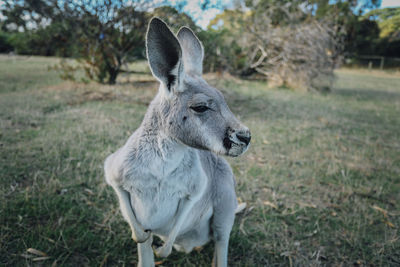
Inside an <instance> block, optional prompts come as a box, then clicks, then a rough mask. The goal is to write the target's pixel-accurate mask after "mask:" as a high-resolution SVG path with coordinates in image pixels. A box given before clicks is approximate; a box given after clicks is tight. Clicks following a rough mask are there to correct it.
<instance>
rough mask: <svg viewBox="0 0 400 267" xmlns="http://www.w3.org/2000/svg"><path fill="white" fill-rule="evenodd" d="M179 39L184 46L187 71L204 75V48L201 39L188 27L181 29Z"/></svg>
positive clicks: (184, 61)
mask: <svg viewBox="0 0 400 267" xmlns="http://www.w3.org/2000/svg"><path fill="white" fill-rule="evenodd" d="M178 40H179V43H180V44H181V47H182V52H183V55H182V58H183V65H184V69H185V72H187V73H193V74H195V75H202V74H203V58H204V49H203V45H202V44H201V42H200V40H199V39H198V38H197V36H196V35H195V34H194V32H193V31H192V30H191V29H189V28H187V27H182V28H181V29H180V30H179V32H178Z"/></svg>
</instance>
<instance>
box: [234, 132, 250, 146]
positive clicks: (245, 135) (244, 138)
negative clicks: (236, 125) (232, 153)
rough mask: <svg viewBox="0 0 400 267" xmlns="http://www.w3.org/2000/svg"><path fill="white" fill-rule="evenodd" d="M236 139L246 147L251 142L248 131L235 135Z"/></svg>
mask: <svg viewBox="0 0 400 267" xmlns="http://www.w3.org/2000/svg"><path fill="white" fill-rule="evenodd" d="M236 137H237V139H239V140H240V141H241V142H243V143H245V144H246V146H247V145H248V144H249V143H250V140H251V135H250V132H249V131H246V132H238V133H236Z"/></svg>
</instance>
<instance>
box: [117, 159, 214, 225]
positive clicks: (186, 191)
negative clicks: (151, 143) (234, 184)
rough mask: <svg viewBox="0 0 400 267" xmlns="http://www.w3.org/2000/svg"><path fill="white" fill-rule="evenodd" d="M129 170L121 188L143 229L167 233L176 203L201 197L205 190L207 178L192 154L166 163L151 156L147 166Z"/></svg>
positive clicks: (141, 165) (134, 166)
mask: <svg viewBox="0 0 400 267" xmlns="http://www.w3.org/2000/svg"><path fill="white" fill-rule="evenodd" d="M132 167H133V168H132V170H131V171H130V172H128V173H130V174H128V175H125V178H124V182H123V186H124V188H125V190H127V191H128V192H129V193H130V196H131V206H132V209H133V210H134V213H135V215H136V217H137V219H138V221H139V222H140V223H141V225H142V226H143V227H144V228H145V229H151V230H156V229H159V230H160V231H164V230H165V231H168V229H167V228H169V227H170V226H172V224H173V223H171V222H172V221H171V220H173V217H174V215H175V213H176V211H177V208H178V205H179V202H180V200H181V199H183V198H190V197H196V196H198V195H199V194H203V193H204V190H205V188H206V184H207V177H206V175H205V173H204V171H203V169H202V167H201V164H200V161H199V159H198V156H197V154H195V153H187V154H184V155H175V157H172V158H169V159H168V160H164V159H160V158H157V157H154V158H153V159H152V160H151V161H149V162H148V164H140V166H136V165H135V164H133V166H132Z"/></svg>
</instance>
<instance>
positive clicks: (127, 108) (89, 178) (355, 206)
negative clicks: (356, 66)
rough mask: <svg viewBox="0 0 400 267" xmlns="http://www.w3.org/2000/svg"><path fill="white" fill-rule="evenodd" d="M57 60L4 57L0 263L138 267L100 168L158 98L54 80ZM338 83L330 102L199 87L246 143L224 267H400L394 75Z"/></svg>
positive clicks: (399, 94)
mask: <svg viewBox="0 0 400 267" xmlns="http://www.w3.org/2000/svg"><path fill="white" fill-rule="evenodd" d="M56 62H57V61H56V60H55V59H49V58H38V57H30V58H28V59H26V58H24V59H23V58H17V59H16V60H13V59H12V58H8V57H6V56H3V57H0V147H1V149H0V177H1V180H0V183H1V184H0V185H1V186H0V198H1V199H0V203H1V204H0V205H1V206H0V207H1V209H0V225H1V228H0V240H1V245H0V265H9V266H25V265H52V264H53V263H56V264H57V265H60V266H77V265H79V266H82V265H89V266H99V265H103V266H104V265H107V266H115V265H118V266H124V265H132V264H135V263H136V262H137V256H136V245H135V243H134V242H133V241H132V240H131V238H130V236H131V234H130V231H129V227H128V225H127V224H126V223H125V222H124V221H123V219H122V216H121V214H120V211H119V208H118V204H117V200H116V197H115V196H114V193H113V191H112V189H111V188H109V187H108V186H106V184H105V182H104V177H103V170H102V164H103V161H104V159H105V157H106V156H107V155H108V154H109V153H111V152H113V151H115V150H116V149H117V148H118V147H120V146H121V145H122V144H123V143H124V142H125V141H126V139H127V138H128V137H129V135H130V134H131V133H132V132H133V131H134V130H135V128H137V127H138V126H139V124H140V122H141V120H142V118H143V116H144V114H145V111H146V108H147V104H148V102H149V101H150V100H151V99H152V97H153V96H154V94H155V93H156V88H157V86H156V84H155V83H154V82H153V80H152V79H151V77H150V76H149V75H143V74H140V75H137V76H134V75H133V76H125V77H121V79H120V81H123V82H120V83H119V84H118V85H116V86H103V85H98V84H94V83H92V84H86V85H85V84H78V83H72V82H63V81H61V80H60V79H59V78H58V77H57V74H56V73H54V72H48V71H47V66H48V65H52V64H54V63H56ZM139 67H140V68H142V69H143V70H146V68H145V67H143V64H142V65H140V64H139ZM337 75H338V79H337V82H336V85H335V88H334V89H333V91H332V92H331V93H329V94H326V95H321V94H306V93H297V92H293V91H289V90H282V89H268V88H267V86H266V85H265V84H264V83H262V82H254V81H243V80H237V79H234V78H230V77H222V78H221V77H218V76H215V75H208V76H207V79H208V80H209V82H210V83H211V84H213V85H214V86H216V87H218V88H220V89H222V91H223V92H224V94H225V96H226V99H227V101H228V102H229V105H230V107H231V109H232V111H233V112H234V113H235V114H237V115H238V117H239V118H240V119H241V120H242V121H243V122H244V123H245V124H246V125H247V126H249V128H250V129H251V130H252V136H253V139H252V146H251V148H250V150H249V151H248V152H247V153H246V154H245V155H244V156H242V157H241V158H239V159H228V160H229V162H230V163H231V165H232V168H233V170H234V173H235V175H236V179H237V195H238V197H239V198H240V200H241V201H245V202H247V209H246V210H245V211H244V212H243V213H242V214H239V215H238V216H237V219H236V222H235V226H234V228H233V231H232V234H231V241H230V247H229V253H230V255H229V264H230V265H231V266H265V265H267V266H288V265H293V266H310V265H329V266H332V265H333V266H335V265H336V266H338V265H340V264H343V265H344V266H349V265H353V264H356V265H357V264H359V265H374V266H390V265H391V266H394V265H399V264H400V239H399V237H400V236H399V235H400V234H399V227H400V194H399V192H400V116H399V114H400V77H398V76H395V75H393V74H386V73H379V72H371V73H369V72H365V71H354V70H340V71H338V72H337ZM138 77H139V78H138ZM157 242H159V241H157ZM29 248H34V249H37V250H39V251H42V252H44V253H46V255H47V256H48V257H50V258H47V259H43V258H42V259H41V258H39V257H40V256H36V255H34V254H32V253H30V252H28V251H27V250H28V249H29ZM212 250H213V245H212V244H208V245H206V246H205V247H204V248H203V249H202V250H201V251H193V252H192V253H190V254H189V255H185V254H182V253H178V252H176V251H174V252H173V253H172V255H171V256H170V257H168V258H167V259H166V260H164V261H163V262H162V264H161V265H162V266H175V265H182V266H204V265H210V263H211V258H212ZM38 258H39V259H38Z"/></svg>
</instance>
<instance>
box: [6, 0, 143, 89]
mask: <svg viewBox="0 0 400 267" xmlns="http://www.w3.org/2000/svg"><path fill="white" fill-rule="evenodd" d="M145 2H146V1H143V2H141V1H124V0H113V1H111V0H102V1H91V0H62V1H52V0H35V1H33V0H20V1H6V4H5V5H6V8H5V9H4V10H3V12H2V13H3V16H5V17H6V23H5V27H6V28H8V29H9V28H10V27H12V26H13V27H14V28H15V29H16V30H20V31H21V30H22V31H25V32H27V31H28V30H29V29H33V30H34V32H35V33H40V32H44V31H46V30H48V29H49V27H52V28H55V27H57V29H58V30H59V31H60V33H63V34H61V35H59V36H67V37H70V38H69V39H71V40H78V41H76V43H78V44H79V50H78V56H79V58H80V61H79V62H80V66H81V67H82V68H83V69H84V70H85V73H86V75H87V77H88V78H90V79H95V80H97V81H99V82H102V83H103V82H107V83H109V84H114V83H115V82H116V79H117V76H118V74H119V73H120V72H121V70H122V66H123V65H124V64H125V63H126V62H127V60H128V59H129V58H132V57H141V56H142V55H143V47H144V35H145V32H146V26H147V21H148V17H149V16H148V13H146V12H144V11H141V10H145V9H146V7H147V5H148V4H146V3H145ZM49 25H50V26H49ZM64 29H65V30H66V31H65V32H64V31H63V30H64ZM64 34H65V35H64ZM52 36H57V34H53V35H52ZM69 39H68V40H69ZM53 44H54V43H53Z"/></svg>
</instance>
